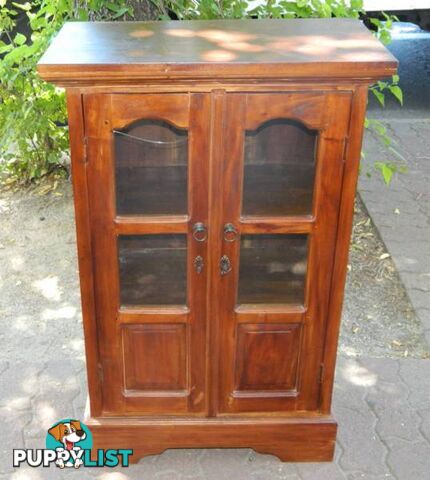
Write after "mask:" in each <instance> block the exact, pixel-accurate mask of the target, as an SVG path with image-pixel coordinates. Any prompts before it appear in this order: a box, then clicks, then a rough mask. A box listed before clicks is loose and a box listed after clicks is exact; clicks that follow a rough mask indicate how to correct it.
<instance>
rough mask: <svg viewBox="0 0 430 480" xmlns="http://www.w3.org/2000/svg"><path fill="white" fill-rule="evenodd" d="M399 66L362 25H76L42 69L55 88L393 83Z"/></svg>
mask: <svg viewBox="0 0 430 480" xmlns="http://www.w3.org/2000/svg"><path fill="white" fill-rule="evenodd" d="M396 66H397V61H396V59H395V58H394V57H393V56H392V55H391V53H389V52H388V50H386V49H385V47H384V46H383V45H382V44H381V43H380V42H379V41H378V40H377V39H376V38H375V37H374V36H373V35H372V33H371V32H369V31H368V30H367V28H366V27H365V26H364V25H363V24H362V23H361V22H360V21H358V20H352V19H294V20H269V19H264V20H197V21H167V22H165V21H160V22H70V23H67V24H65V25H64V27H63V28H62V29H61V31H60V33H59V34H58V35H57V37H56V38H55V39H54V40H53V42H52V44H51V46H50V47H49V49H48V50H47V51H46V53H45V55H44V56H43V57H42V59H41V60H40V62H39V66H38V69H39V73H40V74H41V76H42V77H43V78H45V79H46V80H50V81H53V82H55V83H59V84H64V85H66V86H67V85H71V84H75V85H76V84H80V83H82V84H89V83H90V84H99V83H107V82H108V83H109V82H112V81H117V82H122V83H132V82H133V80H139V79H141V80H144V79H150V78H175V77H178V78H213V77H215V78H218V79H219V80H226V79H227V80H228V79H230V78H244V79H246V78H247V79H249V78H292V79H294V78H314V79H315V80H318V79H325V78H345V79H346V78H355V79H365V80H369V81H372V80H374V79H376V78H380V77H383V76H389V75H391V74H393V73H394V72H395V70H396Z"/></svg>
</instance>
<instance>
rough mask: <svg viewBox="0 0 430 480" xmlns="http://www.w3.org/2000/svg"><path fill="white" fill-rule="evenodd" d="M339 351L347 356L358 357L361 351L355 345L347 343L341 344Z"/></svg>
mask: <svg viewBox="0 0 430 480" xmlns="http://www.w3.org/2000/svg"><path fill="white" fill-rule="evenodd" d="M339 352H342V353H343V354H344V355H346V356H347V357H358V356H359V352H357V350H356V349H355V348H353V347H350V346H346V345H339Z"/></svg>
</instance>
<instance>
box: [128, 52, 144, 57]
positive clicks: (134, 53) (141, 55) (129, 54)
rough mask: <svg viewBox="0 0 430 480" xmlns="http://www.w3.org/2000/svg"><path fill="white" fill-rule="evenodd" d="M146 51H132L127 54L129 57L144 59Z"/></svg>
mask: <svg viewBox="0 0 430 480" xmlns="http://www.w3.org/2000/svg"><path fill="white" fill-rule="evenodd" d="M144 55H145V50H130V51H129V52H127V57H143V56H144Z"/></svg>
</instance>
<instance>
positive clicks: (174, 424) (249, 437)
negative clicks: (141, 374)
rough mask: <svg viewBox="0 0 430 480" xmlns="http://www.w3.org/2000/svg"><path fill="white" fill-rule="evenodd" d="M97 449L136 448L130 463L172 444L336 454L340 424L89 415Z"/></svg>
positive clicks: (326, 419)
mask: <svg viewBox="0 0 430 480" xmlns="http://www.w3.org/2000/svg"><path fill="white" fill-rule="evenodd" d="M85 424H86V425H87V426H88V427H89V428H90V430H91V432H92V435H93V441H94V449H95V450H97V449H133V456H132V457H130V462H131V463H137V462H138V461H139V460H140V459H141V458H143V457H145V456H147V455H156V454H160V453H162V452H163V451H164V450H167V449H169V448H252V449H253V450H255V451H256V452H259V453H265V454H271V455H275V456H277V457H278V458H279V459H280V460H281V461H283V462H324V461H327V462H328V461H331V460H332V459H333V454H334V449H335V441H336V430H337V423H336V421H335V420H334V419H333V417H331V416H318V417H293V418H291V417H289V418H283V419H280V418H279V417H277V418H264V419H263V418H261V417H260V418H257V417H248V418H244V417H242V418H240V419H239V418H235V417H228V418H227V417H223V418H201V419H190V418H186V419H177V418H175V419H154V418H152V419H146V418H141V417H140V418H138V417H130V418H124V417H121V418H120V417H109V418H108V417H103V418H93V417H90V418H87V419H86V421H85Z"/></svg>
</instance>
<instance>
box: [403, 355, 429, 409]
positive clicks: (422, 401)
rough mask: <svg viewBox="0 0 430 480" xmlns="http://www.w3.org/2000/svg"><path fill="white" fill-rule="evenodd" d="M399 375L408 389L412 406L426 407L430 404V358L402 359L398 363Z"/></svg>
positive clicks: (416, 407)
mask: <svg viewBox="0 0 430 480" xmlns="http://www.w3.org/2000/svg"><path fill="white" fill-rule="evenodd" d="M400 376H401V379H402V380H403V382H404V383H405V384H407V385H408V387H409V390H410V395H409V398H408V400H409V403H410V405H411V407H412V408H415V409H420V410H422V409H426V408H428V407H429V405H430V359H425V360H424V359H423V360H416V359H409V360H404V361H402V362H401V364H400Z"/></svg>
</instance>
